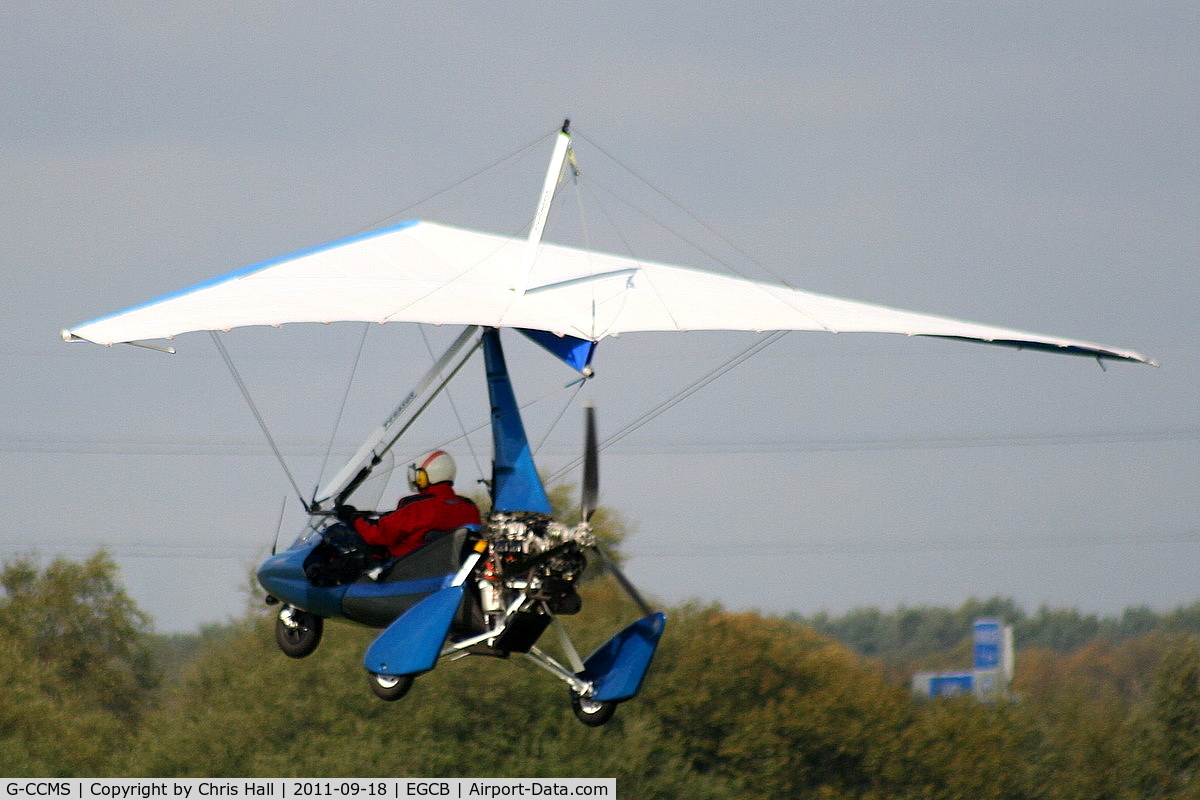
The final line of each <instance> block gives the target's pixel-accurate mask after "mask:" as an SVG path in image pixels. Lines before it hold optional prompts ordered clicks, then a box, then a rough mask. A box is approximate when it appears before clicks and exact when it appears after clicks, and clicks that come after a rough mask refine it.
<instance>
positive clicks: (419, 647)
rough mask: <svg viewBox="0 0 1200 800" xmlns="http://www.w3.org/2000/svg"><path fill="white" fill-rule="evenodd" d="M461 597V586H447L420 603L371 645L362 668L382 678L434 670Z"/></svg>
mask: <svg viewBox="0 0 1200 800" xmlns="http://www.w3.org/2000/svg"><path fill="white" fill-rule="evenodd" d="M462 598H463V587H462V586H447V587H446V588H445V589H442V590H440V591H438V592H435V593H434V594H431V595H429V597H426V598H425V599H424V600H422V601H421V602H419V603H417V604H416V605H415V606H413V607H412V608H410V609H409V610H408V611H406V612H405V613H404V615H403V616H401V617H400V618H399V619H397V620H396V621H395V622H393V623H392V624H391V625H389V626H388V627H387V629H386V630H384V632H383V633H381V634H379V636H378V637H376V639H375V641H373V642H371V646H370V647H368V648H367V655H366V657H365V658H364V659H363V666H365V667H366V668H367V670H368V671H370V672H374V673H377V674H379V675H412V674H415V673H418V672H428V671H429V670H431V669H433V665H434V664H436V663H437V660H438V655H439V654H440V653H441V652H442V644H443V643H444V642H445V641H446V634H447V632H449V630H450V623H451V622H453V621H454V612H456V611H458V606H459V604H460V603H462Z"/></svg>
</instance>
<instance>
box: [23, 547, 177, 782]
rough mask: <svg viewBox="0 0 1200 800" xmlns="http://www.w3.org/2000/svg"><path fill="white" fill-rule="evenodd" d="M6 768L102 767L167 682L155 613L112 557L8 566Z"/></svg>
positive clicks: (69, 771)
mask: <svg viewBox="0 0 1200 800" xmlns="http://www.w3.org/2000/svg"><path fill="white" fill-rule="evenodd" d="M0 589H2V590H3V594H2V595H0V685H3V686H5V687H6V688H5V697H4V702H3V704H0V774H5V775H60V776H71V775H88V774H101V773H103V771H104V770H105V768H106V765H107V764H108V763H109V761H110V758H111V754H112V753H113V752H114V751H115V750H119V749H120V748H121V746H122V742H123V741H125V740H126V739H127V738H128V737H129V736H131V735H132V733H133V732H134V730H135V729H136V727H137V725H138V723H139V721H140V719H141V717H142V715H143V714H144V713H145V711H146V710H147V709H148V708H149V707H150V705H151V703H152V698H153V693H152V690H153V689H154V688H155V686H156V685H157V683H158V673H157V671H156V669H155V667H154V665H153V661H152V657H151V648H150V640H149V633H148V627H149V621H148V619H147V618H146V616H145V615H144V614H142V612H141V611H139V610H138V608H137V607H136V606H135V605H134V603H133V601H132V600H130V599H129V597H128V595H126V593H125V591H124V589H123V588H122V587H121V585H120V582H119V580H118V575H117V569H116V566H115V565H114V563H113V561H112V559H111V558H109V557H108V555H107V554H105V553H103V552H101V553H97V554H96V555H95V556H93V557H91V558H90V559H88V560H87V561H85V562H82V563H76V562H72V561H68V560H66V559H61V558H60V559H55V560H54V561H52V562H51V563H50V564H49V565H48V566H47V567H45V568H44V569H42V568H39V566H38V564H37V561H36V560H35V559H34V558H33V557H24V558H19V559H16V560H14V561H10V562H5V564H4V565H3V567H2V568H0Z"/></svg>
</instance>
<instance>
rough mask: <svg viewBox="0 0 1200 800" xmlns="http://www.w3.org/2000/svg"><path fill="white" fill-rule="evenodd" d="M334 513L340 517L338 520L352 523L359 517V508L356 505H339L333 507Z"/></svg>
mask: <svg viewBox="0 0 1200 800" xmlns="http://www.w3.org/2000/svg"><path fill="white" fill-rule="evenodd" d="M333 514H334V516H335V517H337V518H338V522H342V523H345V524H346V525H350V524H352V523H353V522H354V520H356V519H358V516H359V514H358V509H357V508H355V507H354V506H338V507H337V508H335V509H333Z"/></svg>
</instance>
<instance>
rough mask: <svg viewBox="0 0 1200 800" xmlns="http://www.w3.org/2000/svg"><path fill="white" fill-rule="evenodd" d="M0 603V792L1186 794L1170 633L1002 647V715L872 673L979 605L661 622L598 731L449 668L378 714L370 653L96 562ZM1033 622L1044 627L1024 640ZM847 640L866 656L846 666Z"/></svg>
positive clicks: (1184, 721) (2, 580)
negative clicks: (281, 629) (292, 643)
mask: <svg viewBox="0 0 1200 800" xmlns="http://www.w3.org/2000/svg"><path fill="white" fill-rule="evenodd" d="M0 590H2V594H0V686H4V687H5V689H4V693H3V695H0V775H4V776H11V777H17V776H60V777H72V776H129V777H178V776H209V777H225V776H232V777H256V776H265V777H290V776H302V777H325V776H328V777H340V776H357V777H373V776H426V777H458V776H464V777H469V776H496V777H589V776H603V777H615V778H616V779H617V785H618V791H619V794H620V796H621V797H623V798H681V797H687V798H779V797H796V798H803V797H820V798H934V799H936V798H947V799H949V798H1031V797H1037V798H1053V799H1055V800H1058V799H1059V798H1061V799H1063V800H1067V799H1068V798H1080V799H1082V798H1088V800H1094V799H1095V798H1126V797H1128V798H1134V797H1138V798H1144V797H1161V798H1167V797H1170V798H1185V797H1197V796H1200V774H1198V772H1197V770H1198V769H1200V637H1197V636H1196V634H1195V633H1193V632H1185V631H1181V630H1177V629H1175V628H1173V627H1172V626H1173V625H1174V624H1175V623H1174V622H1171V621H1168V620H1174V619H1175V618H1174V617H1173V616H1172V615H1163V616H1162V617H1161V618H1160V621H1161V622H1162V623H1163V624H1162V625H1159V626H1151V627H1150V628H1149V629H1148V630H1145V631H1143V632H1140V633H1134V632H1129V633H1127V634H1124V635H1117V634H1113V635H1110V636H1102V635H1097V636H1095V637H1093V638H1091V639H1088V640H1086V641H1083V642H1082V643H1081V644H1080V645H1079V646H1077V647H1067V648H1056V647H1055V646H1051V645H1047V644H1043V643H1038V644H1035V645H1034V646H1029V647H1027V646H1025V645H1024V643H1023V642H1022V640H1021V634H1019V633H1018V636H1017V641H1018V649H1019V652H1018V658H1017V680H1016V686H1015V689H1016V694H1015V699H1013V700H1011V701H1007V702H998V703H992V704H984V703H980V702H977V701H975V700H974V699H971V698H960V699H955V700H939V701H922V700H919V699H917V698H914V697H913V696H912V695H911V694H910V693H909V692H908V690H907V684H906V682H904V681H898V680H894V679H892V678H891V677H890V676H889V668H888V667H886V666H885V663H895V662H886V660H885V659H891V658H892V655H890V654H892V653H893V652H900V651H904V649H905V647H906V646H908V647H915V645H914V644H913V643H914V642H915V641H916V640H917V639H919V638H921V637H916V638H914V634H911V633H901V632H899V631H900V629H904V628H905V626H906V625H907V626H910V627H912V626H914V625H915V628H916V629H922V628H923V627H925V626H928V627H929V628H930V629H931V630H932V629H936V628H937V627H938V626H939V625H940V624H941V623H936V624H935V623H934V622H933V620H935V619H937V618H939V617H940V616H941V615H942V614H946V615H949V616H951V617H953V616H961V615H966V617H968V619H967V620H966V625H967V626H968V629H969V624H970V620H971V619H973V618H974V617H975V616H978V615H994V616H1001V617H1008V619H1009V621H1011V622H1013V623H1014V624H1019V623H1021V622H1022V620H1025V619H1026V618H1024V617H1021V615H1019V614H1018V613H1017V611H1018V610H1017V609H1015V608H1011V607H1010V608H1008V609H1007V610H1004V612H1003V613H999V611H998V610H997V608H996V607H995V606H991V605H989V603H991V602H993V601H987V602H984V603H981V604H979V605H980V608H981V610H979V611H978V612H977V611H976V609H975V606H973V605H970V604H969V606H970V607H969V608H966V609H959V610H957V611H953V612H940V611H937V610H935V609H927V610H923V615H924V618H925V619H926V620H927V622H925V623H922V624H915V623H916V622H919V621H920V618H921V617H922V615H917V617H914V616H912V614H911V613H910V611H909V610H902V611H899V612H895V613H893V614H876V613H874V612H855V613H854V614H850V615H845V617H842V618H838V619H833V618H821V619H815V620H808V621H800V620H797V619H784V618H769V617H763V616H759V615H755V614H737V613H730V612H728V611H725V610H723V609H721V608H720V607H718V606H701V605H692V606H686V607H682V608H674V609H669V610H668V611H669V615H670V622H669V624H668V628H667V634H666V635H665V637H664V640H663V643H662V646H661V648H660V652H659V656H658V658H657V659H656V661H655V664H654V666H653V667H652V669H651V673H650V676H649V679H648V681H647V685H646V687H645V690H644V691H643V693H642V694H641V695H640V696H639V697H638V698H636V699H635V700H634V701H632V702H630V703H628V704H626V705H625V706H623V707H622V708H621V709H620V710H619V711H618V713H617V715H616V717H615V718H614V719H613V721H612V722H610V723H609V724H608V725H607V726H605V727H603V728H595V729H593V728H587V727H584V726H582V725H580V724H579V723H578V722H577V721H576V720H575V718H574V716H573V714H572V713H571V711H570V709H569V705H568V701H567V696H566V692H565V690H564V689H563V688H562V687H561V686H560V685H559V684H558V683H557V682H556V681H554V680H552V679H549V678H548V676H546V675H545V674H544V673H543V672H542V671H541V670H540V669H538V668H537V667H535V666H533V665H532V664H529V663H527V662H525V661H523V660H520V659H517V658H514V659H512V660H509V661H499V660H495V659H466V660H464V661H460V662H454V663H450V664H444V665H442V666H439V668H438V669H437V670H435V671H434V672H432V673H430V674H428V675H425V676H422V677H421V678H420V679H418V681H417V683H416V686H415V687H414V689H413V690H412V692H411V693H410V694H409V695H408V697H406V698H405V699H404V700H402V701H400V702H399V703H396V704H388V703H383V702H381V701H379V700H377V699H375V698H374V697H373V696H372V695H371V693H370V691H369V690H368V688H367V685H366V679H365V675H364V672H363V669H362V665H361V658H362V652H363V649H364V648H365V647H366V645H367V643H368V642H369V641H370V640H371V638H372V637H373V636H374V635H375V632H374V631H370V630H365V629H360V628H357V627H352V626H344V625H331V626H329V627H328V629H327V631H326V637H325V642H324V643H323V644H322V645H321V647H320V648H319V649H318V651H317V652H316V653H315V654H314V655H312V656H311V657H309V658H307V659H303V660H299V661H296V660H291V659H288V658H286V657H284V656H283V655H282V654H280V653H279V652H278V650H277V649H276V647H275V645H274V641H273V636H272V633H271V619H270V617H269V616H268V615H267V614H266V613H257V612H252V613H248V614H247V616H246V617H245V618H244V619H242V620H240V621H238V622H237V623H235V624H231V625H228V626H222V627H221V628H213V629H209V630H207V631H205V633H204V635H203V636H198V637H171V638H170V639H167V638H164V637H160V636H156V635H155V634H153V633H152V632H151V630H150V628H149V625H148V621H147V620H146V618H145V617H144V615H142V614H141V612H140V611H138V609H137V608H136V607H135V606H134V605H133V604H132V603H131V602H129V600H128V597H127V596H126V594H125V592H124V590H123V588H122V587H121V585H120V582H119V580H118V577H117V573H116V569H115V566H114V565H113V563H112V561H111V559H109V558H108V557H107V556H106V555H104V554H99V555H97V556H95V557H94V558H92V559H89V560H88V561H86V562H83V563H75V562H68V561H55V562H53V563H52V564H50V565H49V566H47V567H44V568H42V567H39V566H37V565H36V564H35V563H34V562H32V561H30V560H18V561H15V562H9V563H8V564H6V565H5V566H4V567H3V570H2V571H0ZM585 597H586V599H585V613H583V614H581V615H579V616H577V617H573V618H571V624H572V627H573V631H572V633H573V635H576V636H577V637H578V638H579V639H581V640H582V641H584V642H585V643H593V644H596V643H599V642H600V641H602V640H603V639H605V638H607V636H608V634H609V633H611V632H612V631H613V630H615V629H616V628H618V627H619V626H620V625H622V624H623V622H624V621H627V620H628V619H629V618H630V609H629V608H628V606H627V602H626V601H625V600H623V599H622V595H621V593H620V592H619V591H617V590H616V589H615V588H614V587H612V586H611V585H609V584H608V583H607V582H606V580H605V579H603V578H600V579H597V580H595V581H593V582H592V583H591V585H590V586H588V587H587V588H586V595H585ZM995 602H1002V601H995ZM863 614H865V615H866V616H865V617H861V618H860V615H863ZM1010 615H1011V616H1010ZM1039 616H1052V614H1051V612H1047V613H1046V614H1044V615H1043V614H1042V612H1041V611H1039V612H1037V613H1035V614H1034V615H1032V616H1031V617H1029V618H1028V619H1027V620H1026V621H1036V620H1037V619H1038V618H1039ZM1067 616H1070V614H1069V613H1068V614H1067ZM855 618H859V621H858V623H857V630H859V631H860V632H863V633H862V635H865V636H866V638H865V639H863V640H861V641H859V642H858V643H856V644H855V645H854V647H853V648H851V647H848V646H844V645H843V644H841V643H839V642H838V641H836V640H835V639H834V638H833V637H832V636H830V635H829V633H830V632H831V631H833V630H834V629H836V627H837V626H838V625H840V624H846V625H847V626H849V623H850V622H851V621H852V620H853V619H855ZM863 619H877V622H874V623H871V624H870V625H866V624H863V622H862V620H863ZM901 620H907V622H905V623H904V624H901ZM1098 622H1100V623H1101V626H1102V627H1103V625H1104V624H1105V623H1104V622H1103V621H1098ZM946 624H947V625H949V622H947V623H946ZM872 627H875V628H878V629H879V630H878V631H876V632H875V633H872V634H870V635H867V634H866V632H868V631H869V630H870V629H871V628H872ZM893 628H894V629H895V630H893V631H892V632H891V633H888V632H887V630H888V629H893ZM849 629H850V628H849V627H847V630H849ZM1018 630H1020V629H1019V628H1018ZM946 635H947V636H948V637H949V636H950V634H949V632H947V633H946ZM955 635H956V636H957V637H958V638H956V639H947V641H950V646H951V648H952V649H953V648H954V647H958V646H960V645H961V642H960V640H961V638H962V637H963V635H964V631H963V628H962V627H961V626H959V627H958V629H957V630H956V631H955ZM921 636H924V634H922V635H921ZM930 636H932V634H930ZM872 637H874V638H872ZM864 641H866V642H870V641H874V642H875V644H874V645H872V646H875V647H876V653H877V655H878V656H879V657H866V656H864V655H862V654H860V653H859V652H856V649H863V648H864V645H863V642H864ZM889 642H891V643H894V644H898V645H899V649H898V650H892V649H889V648H890V647H891V645H890V644H888V643H889ZM922 647H924V645H922ZM909 652H914V653H915V652H916V650H915V649H914V650H910V651H909Z"/></svg>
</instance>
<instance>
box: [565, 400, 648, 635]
mask: <svg viewBox="0 0 1200 800" xmlns="http://www.w3.org/2000/svg"><path fill="white" fill-rule="evenodd" d="M583 414H584V416H583V424H584V434H583V499H582V500H580V502H579V513H580V515H581V516H582V517H583V521H584V522H588V521H590V520H591V518H592V514H594V513H595V512H596V505H597V503H598V502H599V499H600V447H599V444H598V443H597V441H596V407H595V406H594V405H592V404H591V403H590V402H589V403H588V404H587V405H585V406H584V407H583ZM591 549H592V550H594V551H595V552H596V555H598V556H600V560H601V561H602V562H604V568H605V569H606V570H608V572H609V573H610V574H611V575H612V576H613V577H614V578H616V579H617V583H619V584H620V585H621V588H622V589H624V590H625V592H626V593H627V594H628V595H629V596H630V597H631V598H632V599H633V601H634V602H635V603H637V605H638V607H639V608H641V610H642V613H643V614H646V615H649V614H652V613H653V611H652V610H651V608H650V604H649V603H647V602H646V599H645V598H644V597H642V594H641V592H639V591H638V590H637V587H635V586H634V585H633V583H632V582H631V581H630V580H629V578H627V577H625V573H624V572H622V571H621V568H620V567H618V566H617V562H616V561H614V560H613V559H612V558H611V557H610V556H609V555H608V553H606V552H604V551H603V550H602V549H601V548H600V546H599V545H592V548H591Z"/></svg>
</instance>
